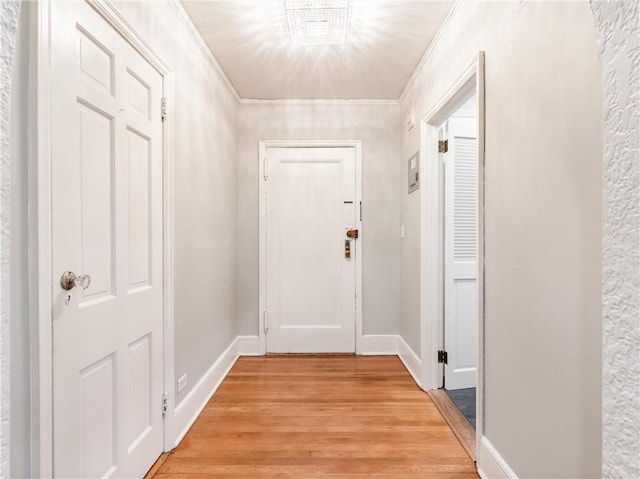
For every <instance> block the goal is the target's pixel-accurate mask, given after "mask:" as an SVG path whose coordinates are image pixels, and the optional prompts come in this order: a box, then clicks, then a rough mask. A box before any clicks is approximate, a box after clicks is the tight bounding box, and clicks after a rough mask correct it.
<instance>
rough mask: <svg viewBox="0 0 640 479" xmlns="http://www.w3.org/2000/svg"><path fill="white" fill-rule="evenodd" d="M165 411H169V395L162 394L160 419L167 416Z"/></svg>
mask: <svg viewBox="0 0 640 479" xmlns="http://www.w3.org/2000/svg"><path fill="white" fill-rule="evenodd" d="M167 409H169V395H168V394H167V393H164V394H163V395H162V417H166V416H167Z"/></svg>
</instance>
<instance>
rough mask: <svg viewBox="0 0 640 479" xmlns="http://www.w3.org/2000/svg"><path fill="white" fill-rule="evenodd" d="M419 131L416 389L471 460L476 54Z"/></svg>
mask: <svg viewBox="0 0 640 479" xmlns="http://www.w3.org/2000/svg"><path fill="white" fill-rule="evenodd" d="M421 128H422V131H421V133H422V134H421V142H422V145H421V150H422V152H423V154H422V155H421V158H420V161H421V162H422V170H423V171H424V172H425V175H424V176H423V178H424V181H425V188H424V189H421V207H422V208H421V209H422V211H423V214H422V218H421V238H422V242H423V246H422V248H423V251H425V254H423V255H422V258H421V284H422V285H423V290H422V293H421V331H422V338H421V341H422V361H423V365H424V368H423V385H424V389H425V390H427V391H431V396H432V399H433V400H434V402H435V403H436V406H438V408H439V409H441V412H442V413H443V416H445V419H447V420H448V422H449V424H450V426H451V427H452V429H453V430H454V433H456V435H457V436H458V438H459V439H460V440H461V442H462V443H463V446H465V449H466V450H467V452H468V453H469V454H470V455H471V456H472V457H475V453H476V450H477V449H478V448H477V445H478V441H479V440H480V438H481V437H482V435H483V410H484V409H483V397H484V390H483V388H484V383H483V358H484V349H483V348H484V336H483V332H484V53H483V52H480V53H479V54H478V56H477V57H476V58H475V59H474V60H473V62H472V63H471V65H469V67H468V68H467V69H466V70H465V71H464V73H463V74H462V75H461V76H460V77H459V78H458V80H457V81H456V82H455V83H453V84H452V86H451V88H450V89H449V90H448V91H447V92H446V93H445V94H444V95H443V96H442V98H441V99H440V100H439V101H438V102H437V103H436V104H435V105H434V107H433V108H432V109H431V111H430V112H429V113H428V114H427V115H426V116H425V117H424V118H423V122H422V125H421ZM447 412H451V413H452V414H451V415H449V414H446V413H447ZM447 416H450V417H451V418H452V419H451V420H449V419H448V418H447ZM474 427H475V430H474Z"/></svg>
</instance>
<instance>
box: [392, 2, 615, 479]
mask: <svg viewBox="0 0 640 479" xmlns="http://www.w3.org/2000/svg"><path fill="white" fill-rule="evenodd" d="M479 50H484V51H486V76H485V78H486V173H485V174H486V176H485V181H486V183H485V184H486V199H485V208H486V209H485V215H486V223H485V224H486V249H485V251H486V326H485V338H486V343H485V344H486V356H485V357H486V369H485V378H486V379H485V386H486V389H485V391H486V393H485V434H486V437H487V438H488V439H489V441H490V442H491V443H492V444H493V446H494V447H495V448H496V449H497V450H498V452H499V453H500V454H501V455H502V457H503V458H504V459H505V460H506V462H507V463H508V464H509V465H510V466H511V468H512V469H513V470H514V471H515V473H516V474H517V475H518V476H519V477H529V478H530V477H536V478H544V477H546V478H558V477H562V478H581V479H584V478H593V477H599V475H600V470H601V450H602V445H601V424H602V421H601V417H602V416H601V398H600V396H601V384H602V383H601V357H602V356H601V345H600V342H601V329H602V328H601V300H600V293H601V257H602V256H601V238H602V235H601V233H602V225H601V213H600V212H601V211H602V199H601V198H602V123H603V119H602V106H601V105H602V82H601V79H600V77H601V68H600V62H599V58H598V48H597V45H596V37H595V29H594V22H593V16H592V13H591V8H590V6H589V4H588V3H586V2H582V3H569V2H566V3H563V2H462V3H461V4H459V7H458V8H457V10H456V11H455V13H454V15H453V16H452V18H451V20H450V22H449V23H448V25H447V26H446V28H445V29H444V30H443V32H442V35H441V37H440V39H439V42H438V43H437V45H436V46H435V47H434V49H433V50H432V52H431V54H430V56H429V57H428V59H427V61H426V63H425V66H424V69H423V70H422V71H421V73H420V74H419V75H418V77H417V78H416V81H415V83H414V84H413V86H412V87H411V88H410V90H409V91H408V92H407V94H406V96H405V97H404V100H403V102H402V108H403V110H406V109H407V108H408V105H409V103H410V102H411V101H414V102H415V104H416V113H417V116H418V117H420V116H423V115H425V114H426V113H427V112H429V111H430V110H431V109H432V108H433V106H434V105H435V104H436V102H437V101H438V100H439V99H440V98H441V97H442V96H443V95H444V94H445V93H446V92H447V90H448V88H449V87H450V86H451V85H452V84H453V83H454V82H455V81H456V79H457V78H458V77H459V76H460V75H461V74H462V73H463V72H464V71H465V70H466V69H467V67H468V66H469V65H470V64H471V62H472V61H473V59H474V57H476V56H477V54H478V51H479ZM418 148H419V129H418V128H416V129H414V130H413V131H412V132H411V133H409V134H406V133H405V134H403V147H402V157H401V159H400V161H402V163H403V165H404V164H405V162H406V159H407V158H408V157H409V156H411V155H412V154H413V153H415V151H416V150H417V149H418ZM402 211H403V221H404V222H405V225H406V229H407V236H408V239H409V241H405V243H404V244H403V255H402V257H403V278H402V290H403V291H409V290H410V288H415V286H410V285H415V282H416V278H419V276H418V273H419V264H418V262H414V261H413V258H416V257H418V256H419V254H420V243H419V241H417V240H415V239H414V238H413V237H414V235H415V236H417V235H418V234H419V221H420V214H421V211H420V204H419V198H418V196H416V195H409V196H407V194H406V193H405V194H404V196H403V210H402ZM418 288H419V287H418ZM418 291H419V289H418ZM419 301H420V299H419V295H418V294H417V293H416V292H415V291H411V292H410V293H409V294H408V297H407V298H406V299H405V300H404V301H403V304H406V305H407V308H406V309H405V310H403V316H402V318H401V323H400V326H401V329H400V331H401V334H402V336H403V337H404V338H405V340H406V341H407V342H409V341H410V340H411V338H416V337H418V335H419V330H420V325H419V307H420V302H419Z"/></svg>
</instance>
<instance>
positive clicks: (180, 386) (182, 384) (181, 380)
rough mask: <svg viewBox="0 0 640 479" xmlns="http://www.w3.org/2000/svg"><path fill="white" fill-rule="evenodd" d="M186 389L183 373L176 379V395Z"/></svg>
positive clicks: (185, 376)
mask: <svg viewBox="0 0 640 479" xmlns="http://www.w3.org/2000/svg"><path fill="white" fill-rule="evenodd" d="M186 387H187V375H186V373H185V374H183V375H182V376H180V377H179V378H178V394H179V393H180V392H182V390H183V389H184V388H186Z"/></svg>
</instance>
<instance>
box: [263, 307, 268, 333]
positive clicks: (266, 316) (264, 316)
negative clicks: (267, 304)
mask: <svg viewBox="0 0 640 479" xmlns="http://www.w3.org/2000/svg"><path fill="white" fill-rule="evenodd" d="M262 318H263V327H264V334H267V333H268V332H269V313H267V312H266V311H265V312H264V314H263V315H262Z"/></svg>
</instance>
